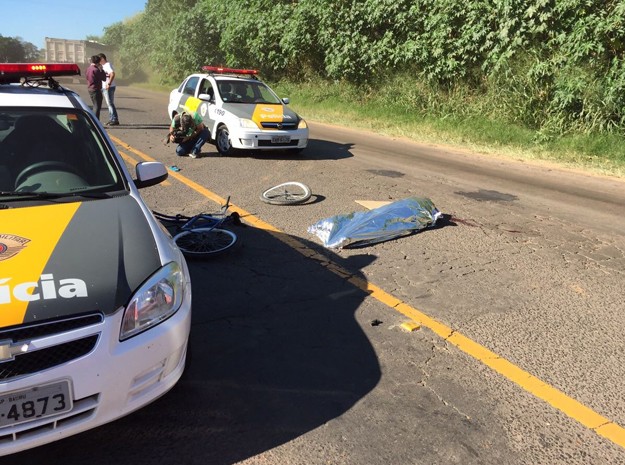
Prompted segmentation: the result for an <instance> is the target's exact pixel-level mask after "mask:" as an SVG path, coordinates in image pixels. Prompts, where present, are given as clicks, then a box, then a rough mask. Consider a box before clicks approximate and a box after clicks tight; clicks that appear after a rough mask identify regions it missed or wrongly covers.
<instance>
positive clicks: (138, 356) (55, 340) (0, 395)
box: [0, 63, 191, 461]
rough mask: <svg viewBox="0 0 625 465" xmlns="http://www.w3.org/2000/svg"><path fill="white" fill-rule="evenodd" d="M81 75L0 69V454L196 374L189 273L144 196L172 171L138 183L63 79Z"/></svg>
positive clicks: (53, 69) (98, 419)
mask: <svg viewBox="0 0 625 465" xmlns="http://www.w3.org/2000/svg"><path fill="white" fill-rule="evenodd" d="M78 74H80V69H79V68H78V66H77V65H65V64H32V65H31V64H7V63H0V455H7V454H11V453H14V452H18V451H22V450H25V449H28V448H32V447H35V446H38V445H41V444H45V443H48V442H51V441H55V440H58V439H61V438H64V437H66V436H69V435H72V434H76V433H80V432H82V431H85V430H87V429H90V428H93V427H95V426H98V425H101V424H103V423H106V422H109V421H112V420H115V419H117V418H120V417H122V416H124V415H126V414H128V413H130V412H132V411H134V410H136V409H138V408H140V407H143V406H145V405H146V404H148V403H150V402H152V401H154V400H155V399H156V398H158V397H159V396H161V395H163V394H164V393H165V392H167V391H168V390H169V389H171V388H172V387H173V386H174V384H175V383H176V382H177V381H178V379H179V378H180V376H181V375H182V372H183V370H184V366H185V358H186V351H187V341H188V336H189V329H190V322H191V284H190V278H189V272H188V269H187V265H186V263H185V260H184V258H183V256H182V254H181V252H180V251H179V249H178V248H177V247H176V246H175V244H174V243H173V241H172V239H171V237H170V236H169V235H168V234H167V233H166V232H165V231H164V229H163V228H162V227H161V226H160V224H159V223H158V222H157V221H156V220H155V219H154V217H153V216H152V213H151V211H150V209H149V208H148V207H147V206H146V205H145V204H144V202H143V201H142V199H141V197H140V195H139V192H138V189H139V188H142V187H146V186H151V185H154V184H157V183H159V182H161V181H163V180H164V179H165V178H166V177H167V171H166V169H165V167H164V166H163V165H162V164H161V163H157V162H146V163H139V164H138V165H137V166H136V179H135V180H133V179H132V177H131V175H130V173H129V172H128V171H127V169H126V165H125V164H124V162H123V160H122V158H121V157H120V155H119V154H118V152H117V151H116V149H115V147H114V145H113V144H112V143H111V141H110V139H109V138H108V136H107V133H106V131H105V130H104V128H103V127H102V125H101V124H100V123H99V121H98V120H97V119H96V118H95V116H94V115H93V113H92V112H91V110H90V109H89V107H87V106H86V105H85V104H84V103H83V102H82V101H81V100H80V98H79V97H78V96H77V95H76V94H75V93H74V92H72V91H70V90H67V89H64V88H63V87H62V86H60V85H59V83H58V76H65V75H78ZM20 80H21V82H22V83H21V84H18V83H19V82H20ZM86 454H87V455H86V456H85V461H88V453H87V452H86Z"/></svg>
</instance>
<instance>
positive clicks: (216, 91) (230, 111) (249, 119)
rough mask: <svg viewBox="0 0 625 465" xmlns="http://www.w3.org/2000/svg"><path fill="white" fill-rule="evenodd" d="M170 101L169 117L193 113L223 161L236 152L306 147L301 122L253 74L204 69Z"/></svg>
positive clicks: (193, 75)
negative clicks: (199, 117)
mask: <svg viewBox="0 0 625 465" xmlns="http://www.w3.org/2000/svg"><path fill="white" fill-rule="evenodd" d="M202 70H203V71H205V73H204V74H192V75H190V76H188V77H187V78H186V79H185V80H184V81H183V82H182V83H181V84H180V86H178V87H177V88H176V89H174V90H172V91H171V93H170V96H169V105H168V108H167V110H168V115H169V117H170V118H173V117H174V116H175V115H176V114H179V113H181V112H183V111H186V112H187V113H193V112H195V111H197V112H198V113H199V114H200V115H201V116H202V119H203V120H204V124H205V125H206V127H208V129H209V130H210V133H211V138H212V141H213V142H214V143H215V145H216V146H217V150H218V151H219V153H220V154H222V155H230V154H232V153H233V152H234V151H236V150H287V151H290V152H292V153H298V152H300V151H302V150H303V149H304V148H306V145H307V144H308V126H307V124H306V121H305V120H304V119H302V118H301V117H300V116H299V115H298V114H297V113H295V112H294V111H293V110H291V109H290V108H289V107H288V106H287V105H288V103H289V99H288V98H284V99H280V98H279V97H278V96H277V95H276V93H275V92H274V91H273V90H271V88H269V86H267V85H266V84H265V83H263V82H262V81H260V80H259V79H258V78H257V77H256V76H257V74H258V72H257V71H256V70H249V69H233V68H220V67H215V66H204V67H203V68H202Z"/></svg>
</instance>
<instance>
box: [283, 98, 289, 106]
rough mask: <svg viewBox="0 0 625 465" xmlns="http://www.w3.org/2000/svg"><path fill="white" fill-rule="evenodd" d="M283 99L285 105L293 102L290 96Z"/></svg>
mask: <svg viewBox="0 0 625 465" xmlns="http://www.w3.org/2000/svg"><path fill="white" fill-rule="evenodd" d="M282 101H283V102H284V104H285V105H288V104H289V103H291V99H290V98H288V97H284V98H283V99H282Z"/></svg>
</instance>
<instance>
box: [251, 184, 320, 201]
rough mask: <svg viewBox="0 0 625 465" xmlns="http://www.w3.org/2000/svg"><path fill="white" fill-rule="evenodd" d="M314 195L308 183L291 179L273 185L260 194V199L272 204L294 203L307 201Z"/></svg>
mask: <svg viewBox="0 0 625 465" xmlns="http://www.w3.org/2000/svg"><path fill="white" fill-rule="evenodd" d="M311 195H312V192H311V191H310V187H308V186H307V185H306V184H304V183H301V182H297V181H290V182H283V183H282V184H278V185H277V186H274V187H271V188H269V189H267V190H266V191H264V192H263V193H262V194H261V195H260V199H261V200H262V201H263V202H265V203H270V204H272V205H293V204H296V203H302V202H306V200H308V199H309V198H310V196H311Z"/></svg>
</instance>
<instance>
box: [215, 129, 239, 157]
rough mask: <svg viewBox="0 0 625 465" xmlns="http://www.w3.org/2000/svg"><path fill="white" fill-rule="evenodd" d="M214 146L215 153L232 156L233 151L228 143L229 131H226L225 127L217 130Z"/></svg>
mask: <svg viewBox="0 0 625 465" xmlns="http://www.w3.org/2000/svg"><path fill="white" fill-rule="evenodd" d="M215 145H216V146H217V151H218V152H219V153H220V154H221V155H232V154H234V149H233V148H232V143H231V142H230V131H228V128H227V127H226V126H220V127H219V129H217V137H216V138H215Z"/></svg>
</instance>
